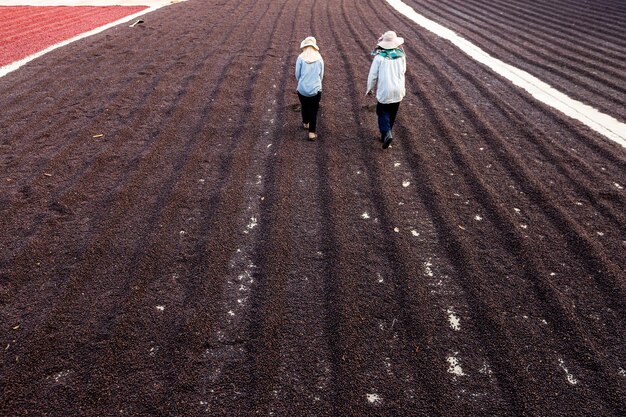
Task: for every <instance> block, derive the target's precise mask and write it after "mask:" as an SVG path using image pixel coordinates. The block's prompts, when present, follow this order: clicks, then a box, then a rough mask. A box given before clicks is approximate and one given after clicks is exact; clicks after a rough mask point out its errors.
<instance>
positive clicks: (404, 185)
mask: <svg viewBox="0 0 626 417" xmlns="http://www.w3.org/2000/svg"><path fill="white" fill-rule="evenodd" d="M409 185H411V183H410V182H409V181H402V186H403V187H404V188H406V187H408V186H409Z"/></svg>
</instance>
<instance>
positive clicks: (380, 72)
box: [366, 55, 406, 104]
mask: <svg viewBox="0 0 626 417" xmlns="http://www.w3.org/2000/svg"><path fill="white" fill-rule="evenodd" d="M405 72H406V56H402V57H400V58H396V59H388V58H383V57H382V56H380V55H376V56H375V57H374V60H373V61H372V66H371V67H370V73H369V76H368V77H367V92H366V94H367V93H369V92H370V91H372V90H373V89H374V87H376V84H377V83H378V87H377V88H376V100H378V102H379V103H383V104H389V103H398V102H399V101H402V99H403V98H404V96H405V94H406V89H405V87H404V73H405Z"/></svg>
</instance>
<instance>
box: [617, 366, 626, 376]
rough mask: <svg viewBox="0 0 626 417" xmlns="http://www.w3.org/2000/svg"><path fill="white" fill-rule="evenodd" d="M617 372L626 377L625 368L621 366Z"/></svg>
mask: <svg viewBox="0 0 626 417" xmlns="http://www.w3.org/2000/svg"><path fill="white" fill-rule="evenodd" d="M617 373H618V374H619V376H623V377H626V370H624V368H619V369H618V370H617Z"/></svg>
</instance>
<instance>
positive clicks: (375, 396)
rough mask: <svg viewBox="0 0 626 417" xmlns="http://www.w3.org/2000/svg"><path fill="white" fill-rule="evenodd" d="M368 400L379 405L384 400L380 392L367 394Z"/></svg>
mask: <svg viewBox="0 0 626 417" xmlns="http://www.w3.org/2000/svg"><path fill="white" fill-rule="evenodd" d="M367 401H368V402H369V403H370V404H374V405H377V404H380V403H381V402H382V398H380V395H378V394H367Z"/></svg>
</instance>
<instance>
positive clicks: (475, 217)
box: [474, 214, 483, 221]
mask: <svg viewBox="0 0 626 417" xmlns="http://www.w3.org/2000/svg"><path fill="white" fill-rule="evenodd" d="M482 219H483V218H482V217H480V216H479V215H478V214H477V215H476V216H474V220H477V221H481V220H482Z"/></svg>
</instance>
